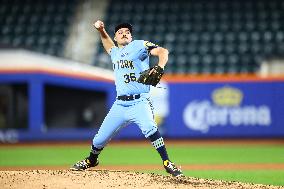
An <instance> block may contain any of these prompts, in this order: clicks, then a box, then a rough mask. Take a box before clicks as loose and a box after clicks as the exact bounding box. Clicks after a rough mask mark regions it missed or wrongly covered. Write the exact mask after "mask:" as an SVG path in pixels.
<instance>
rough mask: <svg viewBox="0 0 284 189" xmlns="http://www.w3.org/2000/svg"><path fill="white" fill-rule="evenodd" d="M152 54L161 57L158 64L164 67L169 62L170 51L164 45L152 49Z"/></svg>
mask: <svg viewBox="0 0 284 189" xmlns="http://www.w3.org/2000/svg"><path fill="white" fill-rule="evenodd" d="M150 53H151V55H153V56H157V57H158V58H159V62H158V65H159V66H160V67H161V68H163V69H164V67H165V65H166V64H167V62H168V58H169V51H168V50H167V49H165V48H163V47H157V48H153V49H152V50H151V51H150Z"/></svg>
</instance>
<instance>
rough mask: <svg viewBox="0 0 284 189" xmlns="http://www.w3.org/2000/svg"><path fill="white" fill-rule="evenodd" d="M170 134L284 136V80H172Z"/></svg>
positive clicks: (167, 122) (167, 130) (166, 125)
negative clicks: (209, 81) (177, 81)
mask: <svg viewBox="0 0 284 189" xmlns="http://www.w3.org/2000/svg"><path fill="white" fill-rule="evenodd" d="M169 86H170V87H169V106H170V107H169V110H170V112H169V114H168V116H167V117H166V118H165V122H164V124H163V125H162V127H163V129H164V130H165V134H166V136H168V137H175V138H176V137H185V138H187V137H280V136H284V125H283V123H284V83H283V82H273V83H272V82H246V83H244V82H240V83H238V82H232V83H225V82H224V83H221V82H218V83H175V84H169Z"/></svg>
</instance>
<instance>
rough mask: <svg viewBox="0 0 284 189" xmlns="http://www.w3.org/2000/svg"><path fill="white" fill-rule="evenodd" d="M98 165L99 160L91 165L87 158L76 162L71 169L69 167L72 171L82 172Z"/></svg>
mask: <svg viewBox="0 0 284 189" xmlns="http://www.w3.org/2000/svg"><path fill="white" fill-rule="evenodd" d="M98 164H99V160H97V161H96V163H94V164H92V163H91V162H90V160H89V159H88V158H86V159H83V160H81V161H78V162H77V163H75V164H74V165H73V166H72V167H70V169H71V170H73V171H83V170H86V169H88V168H90V167H95V166H97V165H98Z"/></svg>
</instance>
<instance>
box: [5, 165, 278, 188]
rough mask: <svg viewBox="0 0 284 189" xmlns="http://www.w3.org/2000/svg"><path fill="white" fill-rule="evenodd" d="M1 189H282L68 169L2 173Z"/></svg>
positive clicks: (130, 173) (196, 179) (193, 179)
mask: <svg viewBox="0 0 284 189" xmlns="http://www.w3.org/2000/svg"><path fill="white" fill-rule="evenodd" d="M0 186H1V188H2V189H6V188H9V189H11V188H17V189H18V188H21V189H31V188H36V189H57V188H58V189H59V188H60V189H63V188H66V189H73V188H78V189H79V188H84V189H94V188H114V189H117V188H121V189H128V188H143V189H148V188H153V189H157V188H164V189H171V188H189V189H190V188H224V189H225V188H226V189H228V188H253V189H255V188H261V189H264V188H283V187H276V186H267V185H256V184H244V183H239V182H225V181H216V180H208V179H198V178H192V177H183V178H173V177H171V176H162V175H156V174H146V173H136V172H126V171H107V170H105V171H104V170H89V171H82V172H81V171H69V170H33V171H0Z"/></svg>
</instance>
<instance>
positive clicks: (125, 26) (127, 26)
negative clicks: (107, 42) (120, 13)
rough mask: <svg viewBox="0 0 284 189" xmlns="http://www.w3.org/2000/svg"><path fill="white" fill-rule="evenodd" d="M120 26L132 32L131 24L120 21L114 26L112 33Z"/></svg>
mask: <svg viewBox="0 0 284 189" xmlns="http://www.w3.org/2000/svg"><path fill="white" fill-rule="evenodd" d="M120 28H128V29H129V31H130V33H132V25H131V24H129V23H121V24H118V25H117V26H115V29H114V33H116V32H117V31H118V30H119V29H120Z"/></svg>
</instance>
